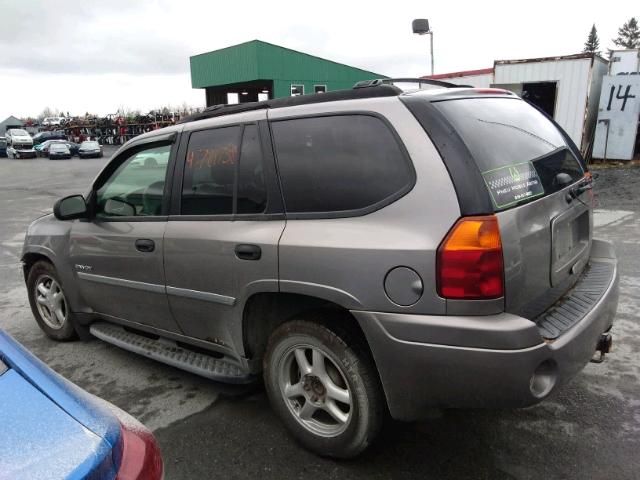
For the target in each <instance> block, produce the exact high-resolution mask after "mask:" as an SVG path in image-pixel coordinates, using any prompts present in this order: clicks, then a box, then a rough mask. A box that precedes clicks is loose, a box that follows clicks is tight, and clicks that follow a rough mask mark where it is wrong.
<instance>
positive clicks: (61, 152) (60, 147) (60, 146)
mask: <svg viewBox="0 0 640 480" xmlns="http://www.w3.org/2000/svg"><path fill="white" fill-rule="evenodd" d="M47 156H48V157H49V160H59V159H69V158H71V150H69V147H68V146H67V144H66V143H61V142H54V143H52V144H51V145H49V148H47Z"/></svg>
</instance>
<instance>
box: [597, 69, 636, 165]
mask: <svg viewBox="0 0 640 480" xmlns="http://www.w3.org/2000/svg"><path fill="white" fill-rule="evenodd" d="M598 110H599V113H598V123H597V127H596V137H595V143H594V146H593V156H594V158H603V159H609V160H631V159H632V158H633V153H634V148H635V144H636V135H637V131H638V116H639V115H640V75H607V76H606V77H604V83H603V87H602V95H601V96H600V106H599V109H598Z"/></svg>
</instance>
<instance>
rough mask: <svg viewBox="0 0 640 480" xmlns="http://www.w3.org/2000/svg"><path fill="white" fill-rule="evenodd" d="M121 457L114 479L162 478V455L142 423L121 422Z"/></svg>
mask: <svg viewBox="0 0 640 480" xmlns="http://www.w3.org/2000/svg"><path fill="white" fill-rule="evenodd" d="M120 431H121V434H120V442H119V443H120V445H119V447H120V449H121V457H120V458H121V459H120V466H119V467H118V474H117V475H116V480H160V479H162V471H163V467H162V456H161V455H160V449H159V448H158V444H157V443H156V440H155V438H154V437H153V435H152V434H151V432H150V431H149V430H147V429H146V428H145V427H143V426H142V425H139V424H137V422H136V424H133V423H131V424H127V422H124V423H122V427H121V430H120Z"/></svg>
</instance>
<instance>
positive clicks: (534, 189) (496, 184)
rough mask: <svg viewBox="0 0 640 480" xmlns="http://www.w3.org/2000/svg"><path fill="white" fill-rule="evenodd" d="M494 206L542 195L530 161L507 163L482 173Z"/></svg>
mask: <svg viewBox="0 0 640 480" xmlns="http://www.w3.org/2000/svg"><path fill="white" fill-rule="evenodd" d="M482 177H483V178H484V183H486V184H487V188H488V189H489V192H490V193H491V199H492V200H493V203H494V204H495V206H496V208H505V207H508V206H510V205H514V204H516V203H518V202H521V201H522V200H527V199H530V198H535V197H539V196H540V195H544V187H543V186H542V182H540V177H539V176H538V172H536V169H535V168H534V167H533V164H532V163H531V162H524V163H518V164H516V165H507V166H504V167H500V168H495V169H493V170H488V171H486V172H483V173H482Z"/></svg>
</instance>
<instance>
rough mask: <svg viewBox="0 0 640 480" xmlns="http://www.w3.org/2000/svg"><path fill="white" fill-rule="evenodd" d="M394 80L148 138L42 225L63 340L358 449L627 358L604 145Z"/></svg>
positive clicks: (493, 97) (201, 118)
mask: <svg viewBox="0 0 640 480" xmlns="http://www.w3.org/2000/svg"><path fill="white" fill-rule="evenodd" d="M385 82H388V80H385V81H368V82H363V83H360V84H358V85H356V87H355V88H353V89H351V90H344V91H336V92H328V93H325V94H323V95H307V96H304V95H301V96H298V97H295V98H283V99H275V100H268V101H264V102H257V103H249V104H241V105H235V106H216V107H212V108H209V109H207V110H205V111H204V112H202V113H199V114H196V115H194V116H192V117H189V118H188V119H186V120H184V121H183V122H182V123H180V124H178V125H175V126H172V127H168V128H165V129H162V130H158V131H154V132H149V133H147V134H144V135H141V136H139V137H136V138H135V139H133V140H132V141H130V142H128V143H127V144H125V145H124V146H123V147H122V148H121V149H120V150H118V151H117V152H116V154H115V155H114V156H113V159H112V160H111V161H110V162H109V163H108V165H107V166H106V167H105V169H104V170H103V171H102V173H100V174H99V175H98V177H97V178H96V180H95V181H94V183H93V184H92V185H91V187H90V189H89V192H88V194H87V196H86V197H84V196H82V195H73V196H70V197H67V198H64V199H62V200H59V201H58V202H57V203H56V204H55V206H54V212H53V215H48V216H45V217H43V218H40V219H38V220H36V221H35V222H34V223H32V224H31V225H30V226H29V228H28V231H27V234H26V238H25V245H24V253H23V256H22V260H23V262H24V275H25V280H26V283H27V291H28V293H29V299H30V302H31V305H32V309H33V313H34V315H35V319H36V321H37V322H38V324H39V325H40V327H41V328H42V329H43V330H44V332H45V333H46V334H47V335H49V336H50V337H52V338H55V339H58V340H68V339H70V338H72V337H74V335H80V336H83V337H84V336H88V335H89V334H92V335H93V336H96V337H98V338H100V339H102V340H104V341H107V342H110V343H112V344H115V345H118V346H120V347H122V348H125V349H127V350H130V351H132V352H137V353H140V354H143V355H146V356H148V357H150V358H154V359H156V360H159V361H161V362H165V363H167V364H170V365H174V366H176V367H179V368H183V369H185V370H188V371H190V372H193V373H197V374H199V375H203V376H205V377H208V378H211V379H215V380H218V381H225V382H235V383H243V382H250V381H253V380H254V379H255V378H256V377H257V376H258V375H262V376H263V378H264V383H265V385H266V389H267V393H268V395H269V398H270V400H271V403H272V405H273V408H274V409H275V411H276V412H277V413H278V415H279V416H280V417H281V419H282V420H283V422H284V423H285V425H286V426H287V427H288V428H289V430H290V431H291V432H292V433H293V435H294V436H295V437H296V438H297V439H298V440H299V441H301V442H302V443H303V444H304V445H305V446H307V447H308V448H310V449H311V450H313V451H315V452H318V453H320V454H322V455H331V456H336V457H351V456H354V455H356V454H358V453H359V452H360V451H362V450H363V449H364V448H365V447H366V446H367V445H368V444H369V443H370V442H371V441H372V440H373V439H374V437H375V435H376V433H377V431H378V430H379V428H380V425H381V423H382V419H383V417H384V414H385V412H387V411H388V412H390V414H391V416H392V417H393V418H395V419H398V420H407V421H409V420H415V419H419V418H421V417H422V416H423V415H425V412H427V411H428V409H429V408H433V407H443V408H445V407H462V408H467V407H470V408H476V407H491V408H504V407H523V406H527V405H532V404H535V403H536V402H539V401H541V400H543V399H545V398H547V397H548V396H549V395H550V394H551V393H552V392H554V391H555V390H557V389H558V387H559V386H560V385H562V384H563V383H564V382H566V381H567V380H568V379H569V378H571V377H572V376H574V375H575V374H576V373H577V372H578V371H580V370H581V369H582V368H583V367H584V365H585V364H586V363H587V362H589V360H590V359H592V357H593V358H594V359H595V358H600V357H602V356H603V355H604V354H605V353H607V352H608V351H609V347H610V344H611V338H612V337H611V334H610V333H609V331H610V328H611V326H612V323H613V318H614V314H615V311H616V307H617V296H618V280H617V279H618V273H617V272H618V270H617V261H616V256H615V253H614V251H613V249H612V246H611V245H610V244H609V243H607V242H605V241H602V240H597V239H594V238H593V198H592V177H591V174H590V173H589V172H588V169H587V166H586V164H585V163H584V160H583V159H582V157H581V156H580V152H579V151H578V150H577V148H576V146H575V145H574V143H573V142H572V141H571V139H570V138H569V137H568V136H567V134H566V133H565V132H564V131H563V130H562V129H561V128H559V127H558V125H556V124H555V123H554V122H553V121H552V120H551V119H549V118H548V117H547V116H546V115H545V114H543V113H541V112H540V111H538V110H537V109H536V108H534V107H533V106H531V105H529V104H528V103H526V102H525V101H523V100H522V99H520V98H519V97H518V96H517V95H515V94H513V93H511V92H508V91H506V90H500V89H474V88H458V87H454V86H450V85H449V84H443V83H442V82H431V83H433V84H435V85H436V86H438V87H443V88H433V89H430V90H419V91H404V92H403V91H402V90H400V89H399V88H397V86H394V85H388V84H385ZM422 83H429V81H422ZM444 87H451V88H444ZM49 279H53V280H55V281H56V285H57V286H58V288H59V291H60V292H61V296H60V297H59V298H62V299H64V300H63V301H64V302H65V303H64V305H65V307H64V310H63V311H64V312H65V313H64V315H61V316H57V317H56V318H55V319H53V320H51V319H50V318H48V317H47V313H46V312H42V311H41V310H40V309H39V305H40V304H41V302H44V300H43V299H42V298H41V285H42V283H43V282H48V281H49ZM61 301H62V300H61ZM596 352H598V353H597V354H596Z"/></svg>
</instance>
